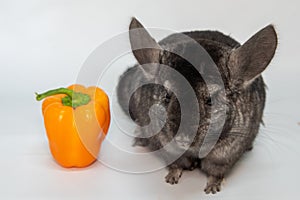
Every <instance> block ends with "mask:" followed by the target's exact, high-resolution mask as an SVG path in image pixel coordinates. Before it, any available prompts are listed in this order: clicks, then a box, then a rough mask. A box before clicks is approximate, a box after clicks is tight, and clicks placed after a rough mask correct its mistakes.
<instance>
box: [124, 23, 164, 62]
mask: <svg viewBox="0 0 300 200" xmlns="http://www.w3.org/2000/svg"><path fill="white" fill-rule="evenodd" d="M129 39H130V44H131V49H132V52H133V54H134V56H135V58H136V59H137V61H138V62H139V63H140V64H141V65H142V64H146V63H158V62H159V54H160V51H161V47H160V46H159V45H158V43H157V42H156V41H155V40H154V39H153V38H152V37H151V36H150V34H149V33H148V32H147V30H146V29H145V28H144V27H143V25H142V24H141V23H140V22H139V21H138V20H137V19H136V18H132V20H131V23H130V25H129Z"/></svg>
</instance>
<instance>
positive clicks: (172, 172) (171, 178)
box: [165, 168, 182, 185]
mask: <svg viewBox="0 0 300 200" xmlns="http://www.w3.org/2000/svg"><path fill="white" fill-rule="evenodd" d="M181 175H182V169H181V168H170V169H169V173H168V175H167V176H166V177H165V179H166V182H167V183H170V184H171V185H173V184H177V183H178V181H179V179H180V177H181Z"/></svg>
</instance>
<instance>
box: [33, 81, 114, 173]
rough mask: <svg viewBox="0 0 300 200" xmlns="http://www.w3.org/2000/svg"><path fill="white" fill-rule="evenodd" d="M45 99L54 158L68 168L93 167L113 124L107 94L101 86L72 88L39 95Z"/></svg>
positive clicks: (46, 123)
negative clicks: (110, 125) (91, 165)
mask: <svg viewBox="0 0 300 200" xmlns="http://www.w3.org/2000/svg"><path fill="white" fill-rule="evenodd" d="M61 93H64V94H61ZM45 97H46V99H45V100H44V101H43V104H42V112H43V116H44V124H45V128H46V132H47V137H48V140H49V146H50V151H51V154H52V155H53V157H54V159H55V160H56V161H57V163H59V164H60V165H61V166H63V167H67V168H69V167H86V166H88V165H90V164H92V163H93V162H94V161H95V160H96V159H97V155H98V153H99V150H100V147H101V143H102V141H103V139H104V137H105V135H106V134H107V131H108V128H109V124H110V110H109V99H108V97H107V95H106V94H105V92H104V91H103V90H101V89H100V88H98V87H88V88H85V87H84V86H82V85H71V86H69V87H68V88H67V89H66V88H59V89H57V90H50V91H48V92H45V93H43V94H37V96H36V98H37V100H41V99H43V98H45Z"/></svg>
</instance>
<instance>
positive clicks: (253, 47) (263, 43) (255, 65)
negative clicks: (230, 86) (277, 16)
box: [228, 25, 277, 86]
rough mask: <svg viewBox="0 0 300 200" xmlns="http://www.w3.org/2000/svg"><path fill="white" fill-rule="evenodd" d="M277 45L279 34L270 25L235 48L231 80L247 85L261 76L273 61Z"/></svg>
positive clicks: (231, 57) (231, 64)
mask: <svg viewBox="0 0 300 200" xmlns="http://www.w3.org/2000/svg"><path fill="white" fill-rule="evenodd" d="M276 47H277V34H276V31H275V29H274V27H273V25H268V26H266V27H265V28H263V29H262V30H260V31H258V32H257V33H256V34H254V35H253V36H252V37H251V38H250V39H249V40H248V41H247V42H246V43H245V44H243V45H242V46H240V47H238V48H237V49H234V50H233V51H232V53H231V55H230V57H229V62H228V65H229V69H230V74H231V80H232V81H233V82H234V83H237V84H238V85H240V84H241V85H242V86H247V85H248V84H250V83H251V82H252V81H253V80H254V79H255V78H256V77H257V76H259V75H260V74H261V73H262V72H263V71H264V70H265V69H266V68H267V66H268V65H269V63H270V62H271V60H272V58H273V56H274V54H275V50H276Z"/></svg>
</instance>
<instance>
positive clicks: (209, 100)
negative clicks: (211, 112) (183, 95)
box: [205, 97, 212, 106]
mask: <svg viewBox="0 0 300 200" xmlns="http://www.w3.org/2000/svg"><path fill="white" fill-rule="evenodd" d="M205 104H206V105H208V106H211V105H212V102H211V98H210V97H208V98H207V99H206V101H205Z"/></svg>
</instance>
